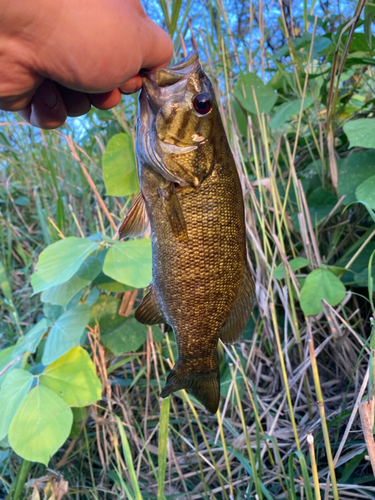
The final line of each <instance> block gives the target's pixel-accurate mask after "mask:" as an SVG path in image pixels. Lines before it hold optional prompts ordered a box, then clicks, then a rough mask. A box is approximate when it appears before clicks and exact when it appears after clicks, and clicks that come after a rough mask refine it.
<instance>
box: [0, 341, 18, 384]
mask: <svg viewBox="0 0 375 500" xmlns="http://www.w3.org/2000/svg"><path fill="white" fill-rule="evenodd" d="M15 347H16V346H12V347H8V348H7V349H3V350H2V351H0V372H4V373H3V375H1V377H0V387H1V385H2V383H3V382H4V379H5V377H6V376H7V374H8V373H9V372H10V371H11V370H15V369H16V368H21V367H22V358H20V359H19V360H18V361H17V362H16V363H15V362H14V350H15ZM7 367H8V368H7ZM6 368H7V369H6ZM5 369H6V371H4V370H5Z"/></svg>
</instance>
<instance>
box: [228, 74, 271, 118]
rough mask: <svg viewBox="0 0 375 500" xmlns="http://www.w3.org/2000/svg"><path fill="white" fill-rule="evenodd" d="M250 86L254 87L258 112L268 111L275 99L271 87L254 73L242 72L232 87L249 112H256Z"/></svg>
mask: <svg viewBox="0 0 375 500" xmlns="http://www.w3.org/2000/svg"><path fill="white" fill-rule="evenodd" d="M252 87H254V91H255V95H256V102H257V104H258V108H259V113H266V114H267V113H269V112H270V111H271V109H272V108H273V107H274V105H275V103H276V101H277V94H275V92H274V91H273V89H272V87H270V86H269V85H265V84H264V83H263V82H262V80H261V79H260V78H259V76H257V75H256V74H255V73H246V74H244V73H242V74H241V75H240V77H239V78H238V80H237V83H236V85H235V87H234V95H235V97H237V99H238V100H239V101H240V103H241V105H242V106H243V107H244V108H245V109H246V110H247V111H249V112H250V113H254V114H256V113H257V107H256V102H255V100H254V94H253V90H252Z"/></svg>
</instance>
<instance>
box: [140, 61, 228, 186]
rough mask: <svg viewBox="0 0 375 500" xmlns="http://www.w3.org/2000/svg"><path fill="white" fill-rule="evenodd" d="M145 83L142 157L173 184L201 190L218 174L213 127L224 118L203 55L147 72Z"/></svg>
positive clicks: (142, 113) (141, 135) (141, 126)
mask: <svg viewBox="0 0 375 500" xmlns="http://www.w3.org/2000/svg"><path fill="white" fill-rule="evenodd" d="M142 79H143V88H142V91H141V95H140V112H139V117H138V120H139V122H138V136H137V155H138V157H139V158H141V159H142V160H143V162H145V163H146V164H147V165H148V166H149V167H150V168H152V169H154V170H155V171H156V172H157V173H158V174H160V175H162V176H163V177H164V178H165V179H166V180H168V181H170V182H173V183H176V184H178V185H180V186H193V187H197V186H199V185H200V184H201V182H202V181H203V179H204V178H205V177H206V176H207V175H209V173H210V172H211V170H212V166H213V161H214V147H213V141H212V140H211V139H212V133H213V130H214V126H213V125H214V123H215V119H216V120H219V119H220V118H219V116H218V109H217V105H216V101H215V96H214V92H213V89H212V86H211V83H210V81H209V80H208V78H207V76H206V75H205V73H204V72H203V71H202V68H201V66H200V64H199V57H198V53H197V52H196V51H193V52H190V54H189V55H188V56H187V57H186V58H185V59H183V60H182V61H181V62H180V63H178V64H175V65H173V66H170V67H169V68H160V69H159V70H158V71H156V72H147V71H144V72H143V73H142ZM202 96H203V97H202ZM201 108H202V109H201ZM202 110H203V112H202Z"/></svg>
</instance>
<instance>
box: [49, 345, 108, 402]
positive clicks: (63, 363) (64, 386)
mask: <svg viewBox="0 0 375 500" xmlns="http://www.w3.org/2000/svg"><path fill="white" fill-rule="evenodd" d="M40 383H41V384H43V385H45V386H46V387H48V388H49V389H51V390H53V391H54V392H56V394H58V395H59V396H60V397H61V398H62V399H63V400H64V401H66V403H68V405H70V406H87V405H89V404H91V403H95V401H98V400H99V399H100V398H101V392H102V384H101V382H100V380H99V378H98V377H97V375H96V373H95V366H94V363H93V362H92V361H91V359H90V356H89V355H88V353H87V352H86V351H85V350H84V349H83V348H82V347H74V348H73V349H71V350H70V351H69V352H67V353H66V354H65V355H64V356H62V357H61V358H59V359H58V360H57V361H55V362H54V363H52V364H50V365H49V366H47V368H46V369H45V370H44V372H43V374H42V375H41V377H40Z"/></svg>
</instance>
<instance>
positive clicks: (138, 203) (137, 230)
mask: <svg viewBox="0 0 375 500" xmlns="http://www.w3.org/2000/svg"><path fill="white" fill-rule="evenodd" d="M147 226H148V216H147V212H146V205H145V200H144V198H143V195H142V191H141V192H140V193H139V195H138V196H137V197H136V199H135V200H134V201H133V204H132V206H131V207H130V209H129V212H128V213H127V214H126V217H125V219H124V222H123V223H122V224H121V226H120V228H119V230H118V233H119V237H120V238H136V237H137V236H142V234H143V233H144V232H145V231H146V229H147Z"/></svg>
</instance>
